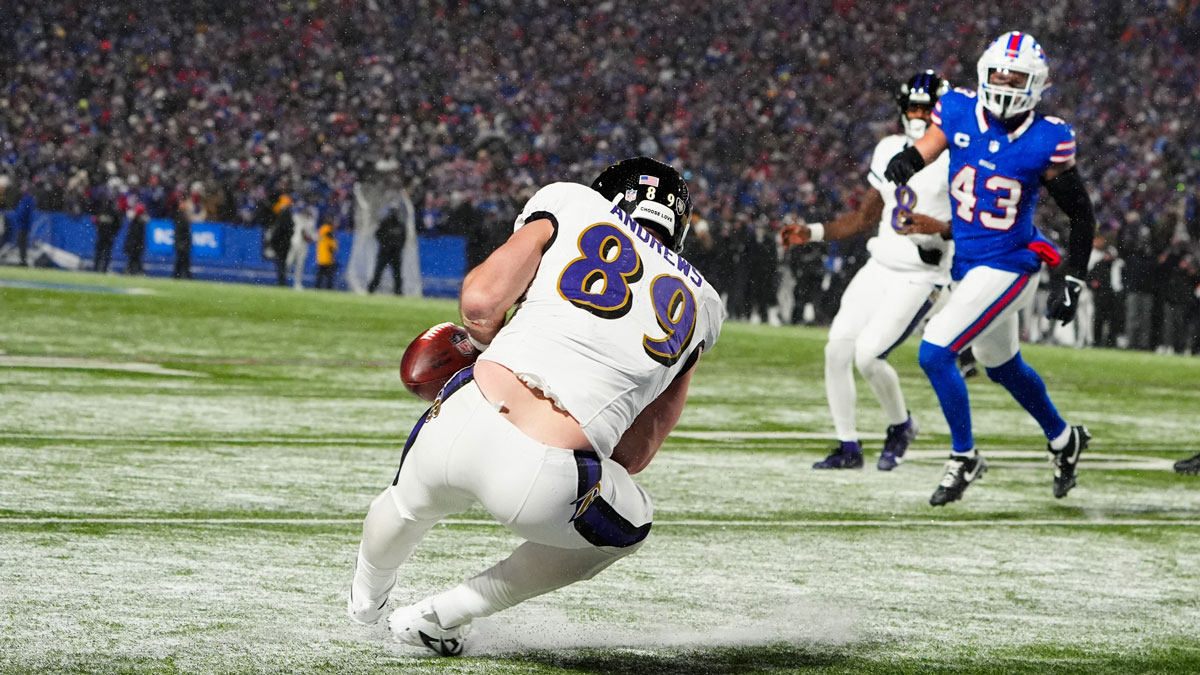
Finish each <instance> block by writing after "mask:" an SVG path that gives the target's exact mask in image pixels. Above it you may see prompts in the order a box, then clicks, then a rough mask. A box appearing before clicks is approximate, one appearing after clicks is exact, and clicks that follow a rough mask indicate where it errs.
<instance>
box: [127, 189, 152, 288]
mask: <svg viewBox="0 0 1200 675" xmlns="http://www.w3.org/2000/svg"><path fill="white" fill-rule="evenodd" d="M130 212H131V215H130V216H129V228H128V229H126V230H125V273H126V274H145V273H146V271H145V269H144V268H143V267H142V256H143V255H144V254H145V253H146V223H148V222H150V216H149V215H147V214H146V206H145V204H137V205H135V206H134V207H133V209H131V211H130Z"/></svg>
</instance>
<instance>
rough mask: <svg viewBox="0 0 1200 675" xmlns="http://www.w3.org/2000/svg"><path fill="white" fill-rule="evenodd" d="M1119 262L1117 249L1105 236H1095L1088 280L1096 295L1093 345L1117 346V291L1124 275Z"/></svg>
mask: <svg viewBox="0 0 1200 675" xmlns="http://www.w3.org/2000/svg"><path fill="white" fill-rule="evenodd" d="M1116 262H1117V249H1116V248H1114V247H1113V246H1111V245H1110V244H1109V243H1108V240H1107V239H1105V238H1104V236H1103V235H1096V237H1095V238H1094V239H1092V255H1091V258H1089V260H1088V274H1087V279H1086V281H1087V287H1088V290H1089V291H1090V292H1091V294H1092V344H1094V345H1096V346H1097V347H1108V348H1113V347H1116V346H1117V316H1118V314H1119V310H1118V307H1117V293H1118V291H1119V290H1120V285H1121V278H1120V269H1119V267H1117V266H1116Z"/></svg>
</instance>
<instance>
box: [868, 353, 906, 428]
mask: <svg viewBox="0 0 1200 675" xmlns="http://www.w3.org/2000/svg"><path fill="white" fill-rule="evenodd" d="M858 372H860V373H862V376H863V377H864V378H865V379H866V380H867V384H868V385H870V387H871V391H872V392H874V393H875V398H876V399H878V400H879V405H880V407H882V408H883V414H884V415H885V416H886V417H887V419H888V424H904V423H905V422H906V421H908V406H907V405H905V403H904V393H903V392H901V391H900V377H899V376H898V375H896V369H895V368H893V367H892V364H890V363H888V362H887V361H885V360H883V359H881V358H877V357H873V356H872V357H868V358H859V359H858Z"/></svg>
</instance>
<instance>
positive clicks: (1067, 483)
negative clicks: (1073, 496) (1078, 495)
mask: <svg viewBox="0 0 1200 675" xmlns="http://www.w3.org/2000/svg"><path fill="white" fill-rule="evenodd" d="M1091 439H1092V435H1091V434H1090V433H1088V430H1087V427H1085V426H1082V425H1081V426H1077V427H1071V438H1070V440H1068V441H1067V447H1065V448H1063V449H1062V450H1054V449H1053V448H1050V446H1049V445H1047V446H1046V447H1047V448H1050V456H1051V457H1052V458H1053V459H1054V496H1055V498H1057V499H1062V498H1063V497H1066V496H1067V493H1068V492H1070V491H1071V488H1073V487H1075V467H1076V465H1078V464H1079V453H1081V452H1083V451H1084V450H1086V449H1087V446H1088V441H1090V440H1091Z"/></svg>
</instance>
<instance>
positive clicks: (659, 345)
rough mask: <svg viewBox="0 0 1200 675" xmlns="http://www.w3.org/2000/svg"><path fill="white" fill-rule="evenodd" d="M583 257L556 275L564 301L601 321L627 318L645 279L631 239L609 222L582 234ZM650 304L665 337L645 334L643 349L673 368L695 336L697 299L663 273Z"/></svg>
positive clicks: (652, 290)
mask: <svg viewBox="0 0 1200 675" xmlns="http://www.w3.org/2000/svg"><path fill="white" fill-rule="evenodd" d="M579 254H580V256H579V257H578V258H576V259H574V260H572V261H571V262H569V263H567V266H566V267H564V268H563V271H562V274H560V275H559V277H558V292H559V294H560V295H562V297H563V299H565V300H566V301H567V302H569V303H571V304H572V305H574V306H576V307H578V308H580V309H583V310H586V311H588V312H590V313H592V314H594V315H596V316H598V317H600V318H602V319H619V318H621V317H623V316H625V315H626V314H628V313H629V310H630V309H632V308H633V303H634V296H633V289H632V288H631V285H632V284H636V283H637V282H638V281H640V280H641V278H642V272H643V267H642V259H641V257H640V256H638V252H637V250H636V249H635V248H634V246H633V241H632V240H631V239H630V238H629V235H627V234H625V233H624V232H623V231H621V230H620V229H619V228H617V226H615V225H613V224H611V223H596V224H595V225H592V226H590V227H588V228H587V229H585V230H584V231H583V233H582V234H580V235H579ZM650 302H651V306H652V307H653V308H654V316H655V319H656V320H657V321H658V325H659V327H660V328H662V330H663V332H664V333H665V334H666V335H665V337H662V338H656V337H651V336H649V335H643V336H642V346H643V348H644V349H645V351H646V354H647V355H648V356H649V357H650V358H652V359H654V360H655V361H657V362H658V363H661V364H663V365H664V366H671V365H674V364H675V362H677V361H678V360H679V358H680V357H681V356H683V354H684V352H685V351H686V350H687V348H688V345H689V344H691V341H692V334H693V333H694V332H695V328H696V296H695V295H694V294H693V293H692V292H691V290H690V289H689V288H688V287H687V285H686V284H684V281H683V279H680V278H679V277H674V276H671V275H669V274H662V275H659V276H657V277H655V278H654V280H653V281H652V282H651V283H650Z"/></svg>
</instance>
